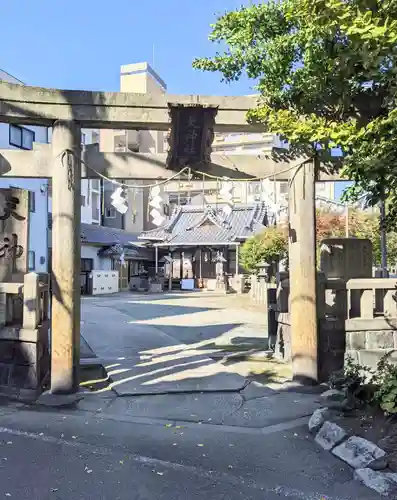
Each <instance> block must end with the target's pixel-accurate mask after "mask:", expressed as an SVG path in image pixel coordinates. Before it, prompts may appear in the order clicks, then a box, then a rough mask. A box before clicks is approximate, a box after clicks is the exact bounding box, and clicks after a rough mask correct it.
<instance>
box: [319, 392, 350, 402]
mask: <svg viewBox="0 0 397 500" xmlns="http://www.w3.org/2000/svg"><path fill="white" fill-rule="evenodd" d="M320 397H321V399H322V400H323V401H324V400H325V401H327V402H328V401H339V402H341V401H343V400H344V399H346V394H345V392H344V391H338V390H337V389H329V390H328V391H325V392H323V393H322V394H321V396H320Z"/></svg>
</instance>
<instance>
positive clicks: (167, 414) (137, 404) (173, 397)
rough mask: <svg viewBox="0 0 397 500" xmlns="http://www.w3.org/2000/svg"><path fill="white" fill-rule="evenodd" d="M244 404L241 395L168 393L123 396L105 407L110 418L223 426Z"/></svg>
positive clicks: (104, 411)
mask: <svg viewBox="0 0 397 500" xmlns="http://www.w3.org/2000/svg"><path fill="white" fill-rule="evenodd" d="M242 403H243V398H242V397H241V396H240V395H239V394H233V393H226V394H208V393H204V394H166V395H157V396H156V395H152V396H140V397H123V398H117V399H115V400H114V401H112V402H111V403H110V404H109V405H108V406H107V407H103V413H106V414H108V415H118V416H122V415H126V416H128V417H143V418H144V417H147V418H159V419H168V420H179V421H181V420H182V421H187V422H203V423H204V422H205V423H209V424H214V425H219V424H222V423H223V422H224V421H225V419H226V417H227V416H228V415H230V414H232V413H234V412H235V411H236V410H238V409H239V407H240V406H241V405H242Z"/></svg>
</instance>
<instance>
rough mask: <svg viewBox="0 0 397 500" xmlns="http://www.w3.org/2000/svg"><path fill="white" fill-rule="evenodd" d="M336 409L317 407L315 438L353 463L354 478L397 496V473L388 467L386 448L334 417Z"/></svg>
mask: <svg viewBox="0 0 397 500" xmlns="http://www.w3.org/2000/svg"><path fill="white" fill-rule="evenodd" d="M333 415H335V411H332V409H330V408H327V407H323V408H319V409H317V410H315V411H314V412H313V414H312V416H311V417H310V420H309V423H308V427H309V431H310V432H311V433H312V435H315V438H314V440H315V442H316V443H317V444H318V445H320V446H321V447H322V448H323V449H324V450H326V451H328V452H329V453H331V454H332V455H333V456H334V457H336V458H338V459H339V460H341V461H343V462H344V463H346V464H347V465H349V466H350V467H351V468H352V469H353V471H354V474H353V478H354V479H355V480H356V481H359V482H361V483H362V484H364V485H365V486H367V487H368V488H370V489H372V490H373V491H376V492H377V493H379V494H380V495H382V496H385V497H388V498H396V495H397V473H393V472H392V471H391V470H390V469H388V463H387V456H386V453H385V451H384V450H382V449H381V448H379V447H378V446H377V445H376V444H375V443H373V442H372V441H369V440H367V439H364V438H361V437H359V436H354V435H353V436H352V435H351V434H349V433H348V432H347V431H346V430H345V429H344V428H343V427H341V426H340V425H339V424H336V423H335V422H332V420H329V419H331V418H332V416H333Z"/></svg>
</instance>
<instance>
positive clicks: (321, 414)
mask: <svg viewBox="0 0 397 500" xmlns="http://www.w3.org/2000/svg"><path fill="white" fill-rule="evenodd" d="M329 413H330V412H329V410H328V408H319V409H318V410H316V411H315V412H314V413H313V415H312V416H311V417H310V420H309V424H308V426H309V431H310V432H318V431H319V430H320V429H321V426H322V425H323V423H324V422H325V421H326V420H327V418H329Z"/></svg>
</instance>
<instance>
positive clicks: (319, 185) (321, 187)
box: [316, 182, 325, 191]
mask: <svg viewBox="0 0 397 500" xmlns="http://www.w3.org/2000/svg"><path fill="white" fill-rule="evenodd" d="M316 189H317V191H324V190H325V182H316Z"/></svg>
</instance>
